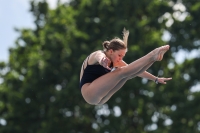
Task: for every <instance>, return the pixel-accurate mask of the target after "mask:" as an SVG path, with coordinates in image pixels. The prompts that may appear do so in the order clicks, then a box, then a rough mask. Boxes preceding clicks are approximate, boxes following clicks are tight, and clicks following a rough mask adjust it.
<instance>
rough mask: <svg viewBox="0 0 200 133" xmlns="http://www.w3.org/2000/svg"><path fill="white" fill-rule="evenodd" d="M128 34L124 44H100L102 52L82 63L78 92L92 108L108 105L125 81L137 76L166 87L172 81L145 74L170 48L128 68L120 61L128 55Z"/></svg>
mask: <svg viewBox="0 0 200 133" xmlns="http://www.w3.org/2000/svg"><path fill="white" fill-rule="evenodd" d="M128 36H129V31H127V30H124V31H123V40H121V39H119V38H114V39H112V40H110V41H104V42H103V48H104V50H98V51H95V52H93V53H91V54H90V55H89V56H88V57H87V58H86V59H85V60H84V62H83V65H82V68H81V72H80V88H81V93H82V96H83V98H84V99H85V101H86V102H87V103H89V104H92V105H101V104H104V103H105V102H107V101H108V100H109V99H110V97H111V96H112V95H113V94H114V93H115V92H117V91H118V90H119V89H120V88H121V87H122V86H123V85H124V84H125V82H126V81H127V80H129V79H131V78H134V77H136V76H138V77H142V78H147V79H149V80H153V81H155V82H156V83H161V84H166V81H168V80H171V79H172V78H163V77H162V78H159V77H156V76H154V75H152V74H150V73H148V72H147V71H146V70H147V69H148V68H149V67H150V66H151V65H152V64H153V63H154V62H155V61H161V60H162V59H163V55H164V54H165V52H166V51H167V50H169V45H165V46H161V47H158V48H156V49H154V50H153V51H151V52H150V53H148V54H147V55H145V56H143V57H142V58H139V59H138V60H136V61H134V62H132V63H130V64H127V63H126V62H124V61H123V57H124V56H125V54H126V52H127V42H128Z"/></svg>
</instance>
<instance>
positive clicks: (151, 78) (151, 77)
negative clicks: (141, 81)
mask: <svg viewBox="0 0 200 133" xmlns="http://www.w3.org/2000/svg"><path fill="white" fill-rule="evenodd" d="M138 77H141V78H147V79H149V80H152V81H156V80H157V82H158V83H161V84H166V83H167V82H166V81H169V80H171V79H172V78H164V77H160V78H159V77H156V76H154V75H152V74H151V73H149V72H147V71H144V72H143V73H141V74H139V75H138Z"/></svg>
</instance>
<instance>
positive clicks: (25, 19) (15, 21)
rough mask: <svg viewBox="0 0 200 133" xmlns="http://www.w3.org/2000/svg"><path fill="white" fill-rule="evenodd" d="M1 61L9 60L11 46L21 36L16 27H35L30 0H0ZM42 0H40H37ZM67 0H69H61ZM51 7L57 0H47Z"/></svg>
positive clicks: (63, 0) (53, 6) (54, 5)
mask: <svg viewBox="0 0 200 133" xmlns="http://www.w3.org/2000/svg"><path fill="white" fill-rule="evenodd" d="M0 1H1V4H0V29H1V31H0V62H1V61H5V62H7V61H8V58H9V48H11V47H14V46H15V40H16V39H17V37H19V33H17V32H16V31H15V30H14V29H15V28H18V29H22V28H34V24H33V16H32V14H31V13H30V12H29V10H30V1H29V0H0ZM35 1H40V0H35ZM60 1H61V2H66V1H67V0H60ZM47 2H48V3H49V6H50V8H55V7H56V4H57V0H47Z"/></svg>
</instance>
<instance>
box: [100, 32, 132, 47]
mask: <svg viewBox="0 0 200 133" xmlns="http://www.w3.org/2000/svg"><path fill="white" fill-rule="evenodd" d="M122 33H123V40H121V39H120V38H114V39H112V40H110V41H104V42H103V44H102V45H103V49H104V51H107V50H110V49H112V50H113V51H115V50H121V49H127V45H128V36H129V31H128V30H126V29H125V28H124V30H123V32H122Z"/></svg>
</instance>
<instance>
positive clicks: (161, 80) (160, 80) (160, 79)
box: [158, 78, 172, 84]
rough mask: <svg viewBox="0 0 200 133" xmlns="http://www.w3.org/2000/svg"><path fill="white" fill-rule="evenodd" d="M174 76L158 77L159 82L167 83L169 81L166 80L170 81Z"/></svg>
mask: <svg viewBox="0 0 200 133" xmlns="http://www.w3.org/2000/svg"><path fill="white" fill-rule="evenodd" d="M171 79H172V78H159V79H158V82H159V83H161V84H167V82H165V81H169V80H171Z"/></svg>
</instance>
